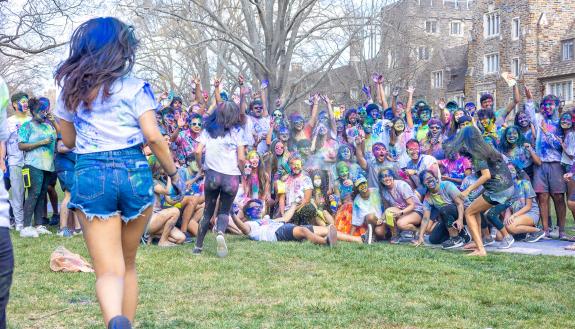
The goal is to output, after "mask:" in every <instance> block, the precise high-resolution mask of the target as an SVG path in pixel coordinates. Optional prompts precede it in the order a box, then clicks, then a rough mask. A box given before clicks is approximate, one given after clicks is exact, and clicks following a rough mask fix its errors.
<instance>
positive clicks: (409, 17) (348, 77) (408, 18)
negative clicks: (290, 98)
mask: <svg viewBox="0 0 575 329" xmlns="http://www.w3.org/2000/svg"><path fill="white" fill-rule="evenodd" d="M474 6H475V1H471V0H469V1H467V0H399V1H397V2H394V3H392V4H390V5H388V6H386V7H385V8H383V10H382V14H381V17H382V19H381V22H382V23H381V30H380V31H379V32H378V33H375V34H374V33H369V34H364V35H363V36H362V37H363V38H360V39H359V40H358V41H357V42H356V43H353V44H352V46H351V47H350V55H349V64H348V65H344V66H341V67H337V68H333V69H332V70H331V71H330V72H328V73H327V74H326V75H325V76H324V77H323V78H322V79H320V80H321V81H319V84H318V85H317V90H318V91H321V92H326V93H329V94H330V95H333V97H334V98H335V101H336V103H338V104H345V105H346V106H357V104H359V103H360V102H362V101H364V100H365V96H364V95H363V93H362V92H361V88H362V86H363V85H364V84H372V82H371V78H370V77H371V74H372V73H373V72H379V73H381V74H383V75H384V77H385V80H386V93H387V95H389V94H390V92H391V90H393V88H394V87H400V88H402V90H405V88H407V86H409V85H412V86H414V87H415V89H416V92H415V98H416V99H425V100H427V101H428V102H430V103H433V102H434V101H435V100H438V99H439V98H442V97H443V98H446V99H454V100H457V101H458V102H462V101H463V99H464V82H465V73H466V72H467V43H468V40H469V38H470V32H471V29H472V27H473V25H472V20H471V18H472V17H473V10H474ZM374 39H376V40H374ZM374 44H375V45H377V51H375V52H374V51H373V47H374ZM319 76H321V74H317V75H315V76H314V77H312V79H310V81H309V82H308V84H311V83H313V82H314V81H313V79H318V77H319ZM316 81H317V80H316ZM374 96H375V95H374ZM401 98H402V99H403V100H404V99H405V92H403V93H402V95H401ZM295 107H296V108H300V107H301V105H300V104H296V106H295ZM304 111H305V110H304Z"/></svg>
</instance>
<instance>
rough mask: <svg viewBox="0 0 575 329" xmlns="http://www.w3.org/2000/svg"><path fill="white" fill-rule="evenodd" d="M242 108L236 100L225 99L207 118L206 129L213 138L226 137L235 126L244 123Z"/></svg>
mask: <svg viewBox="0 0 575 329" xmlns="http://www.w3.org/2000/svg"><path fill="white" fill-rule="evenodd" d="M242 124H243V122H242V119H241V116H240V108H239V107H238V105H237V104H236V103H234V102H230V101H224V102H222V103H220V104H218V106H217V107H216V110H215V111H214V112H213V113H212V114H210V116H209V117H207V118H206V122H205V129H206V131H207V132H208V134H209V135H210V137H211V138H218V137H224V136H225V135H226V134H227V133H229V131H230V130H231V129H232V128H234V127H239V126H240V125H242Z"/></svg>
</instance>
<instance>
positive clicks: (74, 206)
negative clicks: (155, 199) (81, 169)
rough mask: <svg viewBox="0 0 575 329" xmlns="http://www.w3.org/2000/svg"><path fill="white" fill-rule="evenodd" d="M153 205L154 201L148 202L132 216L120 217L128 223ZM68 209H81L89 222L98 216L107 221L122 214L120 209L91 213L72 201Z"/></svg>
mask: <svg viewBox="0 0 575 329" xmlns="http://www.w3.org/2000/svg"><path fill="white" fill-rule="evenodd" d="M152 205H153V203H152V202H148V203H147V204H145V205H144V206H143V207H142V208H140V210H139V211H138V213H137V214H136V215H134V216H130V217H126V216H120V218H121V219H122V221H123V222H124V223H126V224H127V223H129V222H131V221H133V220H134V219H136V218H138V217H140V216H141V215H142V213H143V212H144V211H145V210H146V209H148V208H149V207H151V206H152ZM68 209H70V210H80V211H81V212H82V213H83V214H84V216H86V219H87V220H88V221H89V222H91V221H92V220H93V219H94V218H98V219H99V220H103V221H105V220H108V219H110V218H112V217H114V216H118V215H120V211H119V210H116V211H113V212H111V213H108V214H89V213H87V212H86V211H85V210H84V208H83V207H82V205H77V204H75V203H72V202H69V203H68Z"/></svg>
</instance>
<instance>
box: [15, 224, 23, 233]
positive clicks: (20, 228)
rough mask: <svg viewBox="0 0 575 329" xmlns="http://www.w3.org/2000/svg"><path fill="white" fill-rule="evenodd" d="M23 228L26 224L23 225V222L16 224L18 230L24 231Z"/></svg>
mask: <svg viewBox="0 0 575 329" xmlns="http://www.w3.org/2000/svg"><path fill="white" fill-rule="evenodd" d="M23 228H24V225H22V224H16V232H20V231H22V229H23Z"/></svg>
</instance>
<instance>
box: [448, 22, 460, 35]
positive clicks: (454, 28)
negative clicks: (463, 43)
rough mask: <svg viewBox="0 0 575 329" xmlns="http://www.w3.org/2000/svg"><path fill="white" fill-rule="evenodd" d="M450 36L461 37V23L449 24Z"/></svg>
mask: <svg viewBox="0 0 575 329" xmlns="http://www.w3.org/2000/svg"><path fill="white" fill-rule="evenodd" d="M450 25H451V26H450V34H451V35H463V28H462V26H461V25H462V24H461V22H458V21H454V22H451V24H450Z"/></svg>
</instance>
